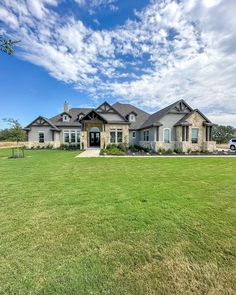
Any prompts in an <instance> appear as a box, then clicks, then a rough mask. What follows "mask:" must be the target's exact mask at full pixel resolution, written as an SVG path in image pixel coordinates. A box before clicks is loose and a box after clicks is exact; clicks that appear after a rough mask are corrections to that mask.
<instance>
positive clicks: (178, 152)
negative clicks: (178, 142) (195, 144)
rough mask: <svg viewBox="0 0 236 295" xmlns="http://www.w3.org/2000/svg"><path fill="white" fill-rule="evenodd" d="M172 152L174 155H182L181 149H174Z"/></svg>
mask: <svg viewBox="0 0 236 295" xmlns="http://www.w3.org/2000/svg"><path fill="white" fill-rule="evenodd" d="M174 152H175V153H176V154H182V153H183V150H182V148H175V149H174Z"/></svg>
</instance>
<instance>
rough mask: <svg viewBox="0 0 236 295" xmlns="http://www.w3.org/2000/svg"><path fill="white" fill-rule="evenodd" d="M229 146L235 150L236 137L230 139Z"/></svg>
mask: <svg viewBox="0 0 236 295" xmlns="http://www.w3.org/2000/svg"><path fill="white" fill-rule="evenodd" d="M229 148H230V149H231V150H233V151H235V150H236V138H232V139H231V140H230V141H229Z"/></svg>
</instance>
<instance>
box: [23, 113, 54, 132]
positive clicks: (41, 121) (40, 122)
mask: <svg viewBox="0 0 236 295" xmlns="http://www.w3.org/2000/svg"><path fill="white" fill-rule="evenodd" d="M31 127H52V128H53V129H54V130H59V129H58V128H57V127H56V126H55V125H54V124H53V123H52V122H51V121H50V120H49V119H47V118H45V117H42V116H38V117H37V118H36V119H34V121H32V122H31V123H30V124H28V125H27V126H26V127H25V129H30V128H31Z"/></svg>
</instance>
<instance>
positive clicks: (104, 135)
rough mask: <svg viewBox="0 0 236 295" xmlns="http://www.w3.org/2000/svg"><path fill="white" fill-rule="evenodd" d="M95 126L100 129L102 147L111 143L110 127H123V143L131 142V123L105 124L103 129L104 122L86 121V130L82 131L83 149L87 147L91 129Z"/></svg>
mask: <svg viewBox="0 0 236 295" xmlns="http://www.w3.org/2000/svg"><path fill="white" fill-rule="evenodd" d="M93 127H97V128H99V129H100V139H101V145H100V147H101V148H104V147H106V146H107V145H108V144H109V143H110V129H116V130H117V129H122V134H123V139H122V143H124V144H128V143H129V125H124V124H105V125H104V129H105V130H103V124H102V123H99V122H94V123H93V122H91V123H86V125H85V130H84V131H82V132H81V139H80V142H81V144H80V145H81V149H87V148H88V147H89V146H88V134H89V130H90V129H91V128H93Z"/></svg>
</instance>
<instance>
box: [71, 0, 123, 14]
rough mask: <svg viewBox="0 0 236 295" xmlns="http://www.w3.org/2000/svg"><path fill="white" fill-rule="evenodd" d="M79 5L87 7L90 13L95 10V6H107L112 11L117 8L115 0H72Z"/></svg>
mask: <svg viewBox="0 0 236 295" xmlns="http://www.w3.org/2000/svg"><path fill="white" fill-rule="evenodd" d="M74 1H75V2H76V3H77V4H78V5H79V6H80V7H84V8H88V10H89V13H90V14H94V13H95V12H96V8H99V7H100V8H104V7H108V8H109V9H110V10H112V11H116V10H118V7H117V6H116V5H115V4H116V2H117V0H87V1H86V0H74Z"/></svg>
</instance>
